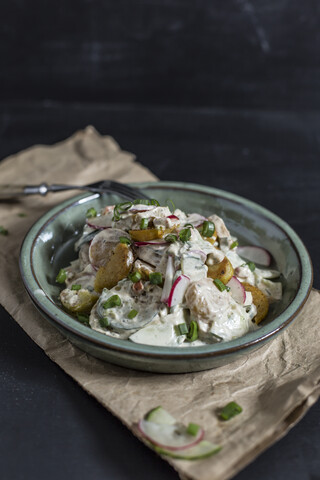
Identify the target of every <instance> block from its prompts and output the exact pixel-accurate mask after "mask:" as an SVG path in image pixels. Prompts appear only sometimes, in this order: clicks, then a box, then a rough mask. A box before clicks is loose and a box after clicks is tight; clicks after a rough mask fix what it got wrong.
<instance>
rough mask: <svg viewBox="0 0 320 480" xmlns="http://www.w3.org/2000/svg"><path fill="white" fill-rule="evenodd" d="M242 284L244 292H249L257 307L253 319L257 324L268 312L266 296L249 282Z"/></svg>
mask: <svg viewBox="0 0 320 480" xmlns="http://www.w3.org/2000/svg"><path fill="white" fill-rule="evenodd" d="M242 285H243V286H244V289H245V291H246V292H251V295H252V301H253V304H254V305H255V306H256V308H257V314H256V316H255V317H254V318H253V320H254V322H255V323H256V324H257V325H258V324H259V323H260V322H262V320H263V319H264V318H265V317H266V316H267V314H268V311H269V301H268V297H267V296H266V295H265V294H264V293H263V292H262V291H261V290H260V289H259V288H258V287H254V286H253V285H251V284H250V283H247V282H243V283H242Z"/></svg>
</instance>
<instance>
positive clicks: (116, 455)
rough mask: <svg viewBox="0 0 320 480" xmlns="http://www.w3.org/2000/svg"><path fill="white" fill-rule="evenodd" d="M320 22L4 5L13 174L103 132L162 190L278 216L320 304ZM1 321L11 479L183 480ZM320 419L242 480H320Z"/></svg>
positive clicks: (0, 397)
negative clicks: (309, 267)
mask: <svg viewBox="0 0 320 480" xmlns="http://www.w3.org/2000/svg"><path fill="white" fill-rule="evenodd" d="M319 17H320V4H319V2H317V1H316V0H314V1H311V0H307V1H304V2H300V1H299V0H291V1H290V2H288V1H282V0H277V1H275V0H270V1H268V2H266V1H260V0H257V1H255V2H253V1H247V0H225V1H224V2H219V1H218V0H201V1H198V2H197V3H196V2H194V1H191V0H185V1H181V0H171V1H167V0H163V1H162V2H160V1H157V0H141V1H139V2H129V0H118V1H113V2H110V1H107V0H104V1H102V0H101V1H99V0H97V1H90V0H78V1H77V2H76V1H75V0H69V1H68V2H63V1H62V0H57V1H55V2H50V1H40V0H32V1H29V2H26V0H19V1H18V0H15V1H12V2H3V3H1V5H0V87H1V88H0V158H3V157H5V156H7V155H9V154H11V153H14V152H16V151H18V150H20V149H23V148H26V147H29V146H31V145H33V144H35V143H45V144H48V143H49V144H51V143H54V142H56V141H59V140H61V139H63V138H66V137H67V136H69V135H70V134H72V133H73V132H74V131H75V130H77V129H79V128H83V127H84V126H86V125H88V124H93V125H94V126H95V127H96V128H97V129H98V130H99V131H100V132H101V133H104V134H110V135H112V136H114V137H115V138H116V140H117V141H118V142H119V143H120V145H121V146H122V148H124V149H127V150H129V151H133V152H134V153H136V154H137V157H138V159H139V161H140V162H141V163H142V164H144V165H146V166H148V167H149V168H150V169H151V170H152V171H153V172H154V173H156V174H157V175H158V176H159V177H160V178H161V179H163V180H183V181H192V182H197V183H202V184H208V185H211V186H214V187H218V188H222V189H225V190H228V191H232V192H235V193H237V194H240V195H242V196H245V197H247V198H250V199H251V200H253V201H256V202H258V203H260V204H262V205H264V206H265V207H267V208H269V209H270V210H272V211H273V212H275V213H277V214H278V215H279V216H280V217H282V218H283V219H284V220H286V221H287V222H288V223H289V224H290V225H291V226H292V227H293V228H294V229H295V230H296V232H297V233H298V234H299V235H300V237H301V238H302V240H303V241H304V243H305V245H306V247H307V248H308V250H309V252H310V254H311V258H312V261H313V264H314V269H315V287H317V288H320V280H319V273H320V272H319V263H320V258H319V257H320V255H319V244H320V228H319V220H320V206H319V186H320V167H319V153H320V95H319V84H320V64H319V63H320V62H319V61H320V33H319V32H320V30H319V28H318V26H319V19H320V18H319ZM17 175H19V173H18V172H17ZM22 180H23V179H21V181H22ZM0 181H1V179H0ZM1 261H4V260H1ZM0 320H1V321H0V337H1V343H0V407H1V408H0V432H1V435H0V478H1V479H5V480H7V479H9V480H11V479H13V480H20V479H21V480H24V479H33V480H40V479H43V478H46V479H47V480H55V479H57V478H60V479H63V480H64V479H68V480H75V479H79V478H88V479H90V480H100V479H101V480H102V479H105V478H108V479H112V480H113V479H114V480H137V479H139V480H140V479H146V480H147V479H148V480H149V479H150V478H152V479H155V480H157V479H159V480H160V479H164V478H165V479H168V480H169V479H172V480H173V479H177V474H176V473H175V472H174V471H173V470H172V469H171V468H170V467H169V466H168V465H167V464H166V463H165V462H163V461H162V460H161V459H160V458H158V457H157V456H156V455H155V454H154V453H153V452H151V451H150V450H148V449H147V448H146V447H144V446H143V445H142V444H141V443H140V442H139V441H138V440H136V439H135V438H134V437H133V436H132V435H131V434H130V433H129V432H128V430H127V429H126V428H125V427H123V426H122V425H121V423H120V422H119V421H118V420H117V419H115V418H113V417H112V415H111V414H109V413H108V412H107V411H106V410H105V409H103V408H102V407H101V406H100V405H99V404H98V403H97V402H96V401H95V400H94V399H92V398H91V397H89V396H88V395H87V394H86V393H85V392H83V391H82V390H81V389H80V388H79V387H78V385H76V383H75V382H74V381H73V380H71V379H70V378H69V377H68V376H67V375H65V374H64V373H63V372H62V371H61V370H60V369H59V368H58V367H57V366H56V365H55V364H54V363H52V362H51V361H50V360H49V359H48V358H47V357H46V355H45V354H44V353H43V352H42V350H41V349H39V348H38V347H37V346H36V345H35V344H34V343H33V342H32V341H31V340H30V339H29V338H28V337H27V335H26V334H25V333H24V332H23V331H22V330H21V329H20V327H18V326H17V324H16V323H15V322H14V321H13V320H12V319H11V318H10V316H9V315H8V314H6V312H5V311H4V310H3V309H2V308H1V307H0ZM319 413H320V407H319V403H317V404H316V405H315V406H313V407H312V408H311V410H310V411H309V412H308V413H307V415H306V416H305V418H304V419H302V421H301V422H300V423H299V424H298V425H297V426H296V427H295V428H294V429H293V430H292V431H290V432H289V433H288V435H287V436H286V437H285V438H283V439H282V440H281V441H279V442H278V443H277V444H276V445H274V446H273V447H271V448H270V449H269V450H267V451H266V452H265V453H263V454H262V455H261V456H260V457H259V458H258V459H257V460H256V461H255V462H254V463H253V464H251V465H250V466H248V467H247V468H246V469H244V470H243V471H242V472H241V473H240V474H239V475H238V476H237V477H236V479H237V480H244V479H250V480H251V479H252V480H255V479H259V480H269V479H272V480H282V479H283V478H290V480H291V479H292V480H301V479H303V480H304V479H308V480H316V479H319V478H320V473H319V472H320V458H319V449H320V429H319V427H320V420H319Z"/></svg>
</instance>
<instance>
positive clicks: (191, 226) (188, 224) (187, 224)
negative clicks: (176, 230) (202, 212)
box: [183, 223, 194, 228]
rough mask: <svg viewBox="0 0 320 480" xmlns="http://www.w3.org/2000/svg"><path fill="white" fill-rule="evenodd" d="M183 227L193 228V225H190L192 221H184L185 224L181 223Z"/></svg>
mask: <svg viewBox="0 0 320 480" xmlns="http://www.w3.org/2000/svg"><path fill="white" fill-rule="evenodd" d="M183 226H184V227H185V228H194V225H192V223H186V224H185V225H183Z"/></svg>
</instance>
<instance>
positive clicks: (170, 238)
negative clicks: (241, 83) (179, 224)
mask: <svg viewBox="0 0 320 480" xmlns="http://www.w3.org/2000/svg"><path fill="white" fill-rule="evenodd" d="M164 239H165V241H166V242H168V243H174V242H176V241H177V240H178V237H177V235H175V234H174V233H169V234H168V235H166V236H165V237H164Z"/></svg>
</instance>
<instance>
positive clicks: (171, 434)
mask: <svg viewBox="0 0 320 480" xmlns="http://www.w3.org/2000/svg"><path fill="white" fill-rule="evenodd" d="M138 428H139V430H140V432H141V433H142V435H143V436H144V437H145V438H147V439H148V440H149V441H150V442H152V443H153V444H154V445H156V446H158V447H163V448H165V449H167V450H173V451H176V450H184V449H185V448H190V447H193V446H195V445H197V444H198V443H199V442H201V440H202V439H203V437H204V430H203V428H199V430H198V432H197V434H196V435H190V433H188V432H187V428H186V427H185V426H184V425H182V424H180V423H177V422H176V423H174V424H172V425H168V424H165V423H162V424H159V423H155V422H150V421H148V420H145V419H142V420H140V422H139V424H138Z"/></svg>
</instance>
